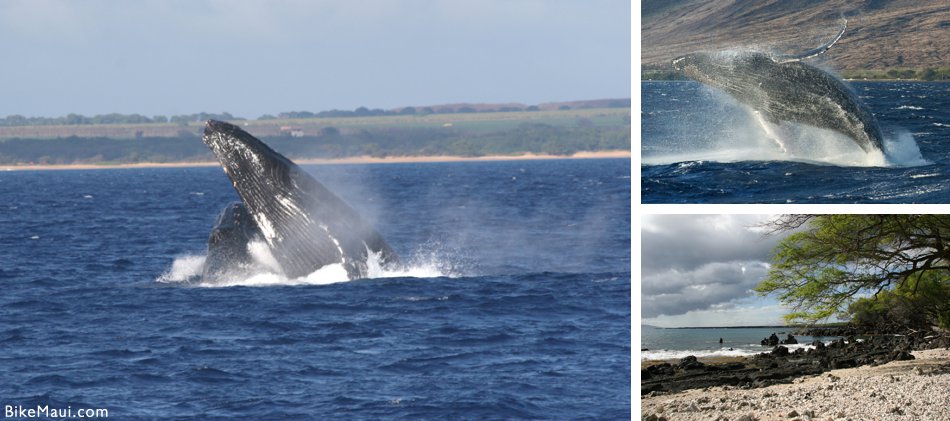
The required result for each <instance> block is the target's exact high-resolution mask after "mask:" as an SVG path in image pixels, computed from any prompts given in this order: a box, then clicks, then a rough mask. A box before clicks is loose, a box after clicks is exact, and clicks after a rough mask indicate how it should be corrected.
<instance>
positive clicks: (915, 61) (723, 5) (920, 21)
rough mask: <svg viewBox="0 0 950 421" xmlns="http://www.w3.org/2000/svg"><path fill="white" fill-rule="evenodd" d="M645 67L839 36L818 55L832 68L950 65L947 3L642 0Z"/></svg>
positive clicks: (794, 47)
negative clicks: (695, 55)
mask: <svg viewBox="0 0 950 421" xmlns="http://www.w3.org/2000/svg"><path fill="white" fill-rule="evenodd" d="M641 18H642V22H641V56H640V58H641V66H642V67H643V68H645V69H661V70H666V69H669V62H670V60H672V59H673V58H675V57H677V56H680V55H683V54H688V53H692V52H698V51H720V50H729V49H754V50H760V51H773V52H779V53H795V52H801V51H805V50H808V49H811V48H814V47H816V46H818V45H821V44H822V43H823V42H825V41H827V40H828V39H830V37H832V36H834V35H835V33H836V32H837V31H838V30H839V29H840V26H841V22H842V18H846V19H847V24H848V28H847V30H846V31H845V34H844V36H843V37H842V38H841V40H840V41H838V43H837V44H836V45H835V46H834V47H833V48H832V49H831V50H829V51H828V52H826V53H825V54H823V55H821V56H819V57H818V58H817V59H815V60H814V61H815V62H817V63H818V64H820V65H824V66H826V67H830V68H833V69H835V70H850V71H853V70H888V69H894V68H925V67H929V68H941V67H948V66H950V3H947V2H945V1H936V0H925V1H910V0H896V1H881V0H864V1H846V0H832V1H820V0H799V1H781V0H766V1H759V2H748V1H736V2H734V1H709V2H706V1H701V0H674V1H661V0H644V1H643V2H642V3H641Z"/></svg>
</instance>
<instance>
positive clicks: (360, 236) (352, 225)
mask: <svg viewBox="0 0 950 421" xmlns="http://www.w3.org/2000/svg"><path fill="white" fill-rule="evenodd" d="M203 140H204V143H205V144H206V145H208V147H209V148H211V150H212V151H213V152H214V154H215V155H216V156H217V158H218V161H220V162H221V166H222V167H223V168H224V172H225V173H226V174H227V176H228V178H230V179H231V184H233V185H234V189H235V190H237V193H238V195H239V196H240V197H241V203H235V204H231V205H228V206H227V207H226V208H225V209H224V211H223V212H222V213H221V216H219V218H218V222H217V224H216V226H215V228H214V230H213V231H212V233H211V235H210V237H209V240H208V257H207V258H206V259H205V262H206V264H205V269H204V272H203V273H204V274H205V276H209V277H211V278H215V277H220V276H221V275H222V274H227V273H228V269H229V268H234V267H237V266H239V265H246V264H248V262H249V256H248V244H249V243H250V242H251V241H253V240H255V239H260V240H262V241H263V242H264V243H266V244H267V248H268V249H269V251H270V253H271V255H272V256H273V258H274V260H275V261H276V263H277V264H278V265H279V266H280V270H281V271H282V272H283V274H284V275H286V276H287V277H288V278H298V277H302V276H307V275H308V274H310V273H313V272H314V271H316V270H317V269H320V268H322V267H324V266H327V265H331V264H341V265H342V266H343V268H345V269H346V272H347V276H348V278H349V279H357V278H364V277H366V276H367V275H368V273H367V270H368V267H367V261H368V259H369V257H370V256H369V254H370V253H373V254H375V255H376V259H378V261H379V263H380V265H381V266H382V267H384V268H385V267H390V266H394V265H398V264H399V258H398V257H397V256H396V254H395V253H394V252H393V250H392V249H391V248H390V247H389V245H388V244H386V241H385V240H383V238H382V237H381V236H380V235H379V233H377V232H376V231H375V230H374V229H373V228H372V227H371V226H369V225H368V224H367V223H366V222H364V221H363V220H362V218H360V216H359V215H358V214H357V213H356V211H355V210H353V209H352V208H351V207H350V206H349V205H347V204H346V203H344V202H343V200H341V199H340V198H338V197H337V196H336V195H334V194H333V193H332V192H330V190H328V189H327V188H326V187H324V186H323V185H322V184H320V182H318V181H317V180H316V179H314V178H313V177H312V176H310V175H309V174H307V172H306V171H304V170H303V169H301V168H300V167H298V166H297V165H296V164H294V163H293V162H292V161H291V160H289V159H287V158H286V157H284V156H283V155H281V154H279V153H277V152H275V151H274V150H273V149H271V148H270V147H268V146H267V145H266V144H264V142H261V141H260V140H259V139H257V138H255V137H254V136H252V135H251V134H249V133H247V132H246V131H244V130H242V129H241V128H239V127H237V126H235V125H233V124H229V123H225V122H221V121H214V120H209V121H208V122H207V124H206V126H205V132H204V137H203Z"/></svg>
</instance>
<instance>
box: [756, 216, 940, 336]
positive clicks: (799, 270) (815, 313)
mask: <svg viewBox="0 0 950 421" xmlns="http://www.w3.org/2000/svg"><path fill="white" fill-rule="evenodd" d="M803 221H804V223H802V222H803ZM771 224H772V225H773V227H772V228H773V231H789V230H796V231H795V232H793V233H792V234H790V235H788V236H787V237H786V238H785V239H784V240H783V241H782V242H781V243H779V245H778V246H777V247H776V249H775V250H774V253H773V258H772V266H771V268H770V270H769V274H768V276H767V278H766V279H765V280H764V281H762V282H761V283H760V284H759V285H758V287H757V288H756V291H757V292H758V293H760V294H762V295H773V294H774V295H777V297H778V299H779V300H780V301H781V302H782V303H783V304H785V305H787V306H789V307H790V308H792V309H793V311H792V312H790V313H789V314H788V315H787V316H786V320H787V321H789V322H795V321H798V322H806V323H814V322H817V321H819V320H823V319H826V318H828V317H831V316H833V315H836V314H839V315H843V314H845V313H844V310H845V309H847V308H848V305H849V304H852V303H854V302H856V301H858V300H860V299H866V298H863V297H866V296H876V295H879V294H881V293H882V292H886V293H891V292H892V291H895V292H894V293H899V294H900V295H901V296H904V297H927V299H926V300H921V301H922V302H924V301H925V302H927V303H931V306H930V307H932V308H933V309H934V317H933V319H934V320H936V319H937V318H938V317H937V315H939V314H942V313H941V311H946V310H947V308H948V307H950V292H948V291H950V262H948V258H950V249H948V248H947V245H946V244H947V243H948V240H950V215H812V216H804V218H803V216H801V215H798V216H794V215H793V216H784V217H779V218H778V219H777V220H775V221H773V222H772V223H771ZM945 236H946V237H945ZM924 280H926V282H924ZM944 294H946V295H944ZM944 296H945V297H946V298H941V297H944ZM915 299H917V298H915ZM941 300H942V301H941ZM941 302H942V303H944V305H940V303H941ZM867 308H869V307H867V306H865V307H861V306H859V309H861V310H867ZM940 308H943V310H940ZM948 318H950V317H948Z"/></svg>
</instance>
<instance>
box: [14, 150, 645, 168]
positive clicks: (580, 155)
mask: <svg viewBox="0 0 950 421" xmlns="http://www.w3.org/2000/svg"><path fill="white" fill-rule="evenodd" d="M630 156H631V153H630V151H598V152H577V153H575V154H573V155H544V154H533V153H526V154H521V155H491V156H477V157H471V156H390V157H385V158H379V157H372V156H355V157H348V158H334V159H299V160H294V162H296V163H297V164H300V165H318V164H319V165H325V164H399V163H413V162H467V161H521V160H540V159H596V158H629V157H630ZM218 165H220V164H219V163H218V162H213V161H208V162H167V163H162V162H140V163H134V164H66V165H35V164H17V165H0V171H16V170H91V169H113V168H114V169H121V168H180V167H216V166H218Z"/></svg>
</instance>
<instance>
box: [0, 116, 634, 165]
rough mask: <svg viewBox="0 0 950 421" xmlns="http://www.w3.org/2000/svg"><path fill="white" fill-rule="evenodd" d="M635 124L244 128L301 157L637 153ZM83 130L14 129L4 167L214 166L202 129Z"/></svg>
mask: <svg viewBox="0 0 950 421" xmlns="http://www.w3.org/2000/svg"><path fill="white" fill-rule="evenodd" d="M630 122H631V119H630V109H629V108H602V109H582V110H550V111H522V112H495V113H488V112H479V113H463V114H431V115H386V116H362V117H355V116H353V117H312V118H298V119H276V118H275V119H273V120H270V119H265V120H252V121H236V123H238V124H241V125H243V126H244V127H245V129H246V130H248V131H249V132H251V133H252V134H254V135H256V136H258V137H260V138H261V139H263V140H264V141H265V142H267V143H268V144H270V145H271V146H272V147H274V149H276V150H278V151H280V152H281V153H284V154H286V155H287V156H289V157H291V158H293V159H303V158H346V157H354V156H372V157H389V156H422V155H427V156H449V155H452V156H456V155H457V156H471V157H476V156H486V155H516V154H521V153H526V152H527V153H537V154H551V155H570V154H573V153H575V152H579V151H606V150H629V149H630V146H631V143H630ZM82 128H83V129H85V130H87V132H85V133H92V134H98V135H83V136H77V135H75V134H70V133H76V132H75V130H77V127H76V126H68V127H67V126H44V127H16V128H6V129H8V130H11V131H12V130H16V131H15V132H13V133H20V134H21V135H20V136H9V135H8V136H7V138H6V139H3V140H0V164H7V165H11V164H98V163H102V162H110V163H117V164H119V163H138V162H159V163H168V162H196V161H210V160H214V157H213V155H212V154H211V153H210V151H209V150H208V148H207V147H206V146H205V145H204V143H202V142H201V139H200V134H201V131H202V129H203V126H202V125H201V124H200V123H189V124H187V125H174V124H171V123H163V124H154V123H146V124H140V125H100V126H96V125H91V126H88V127H82ZM31 130H32V131H31ZM100 130H101V131H100ZM3 133H4V132H2V131H0V137H3V136H2V134H3ZM164 133H169V135H163V134H164ZM104 134H107V135H108V136H107V135H104ZM44 135H45V137H44Z"/></svg>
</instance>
